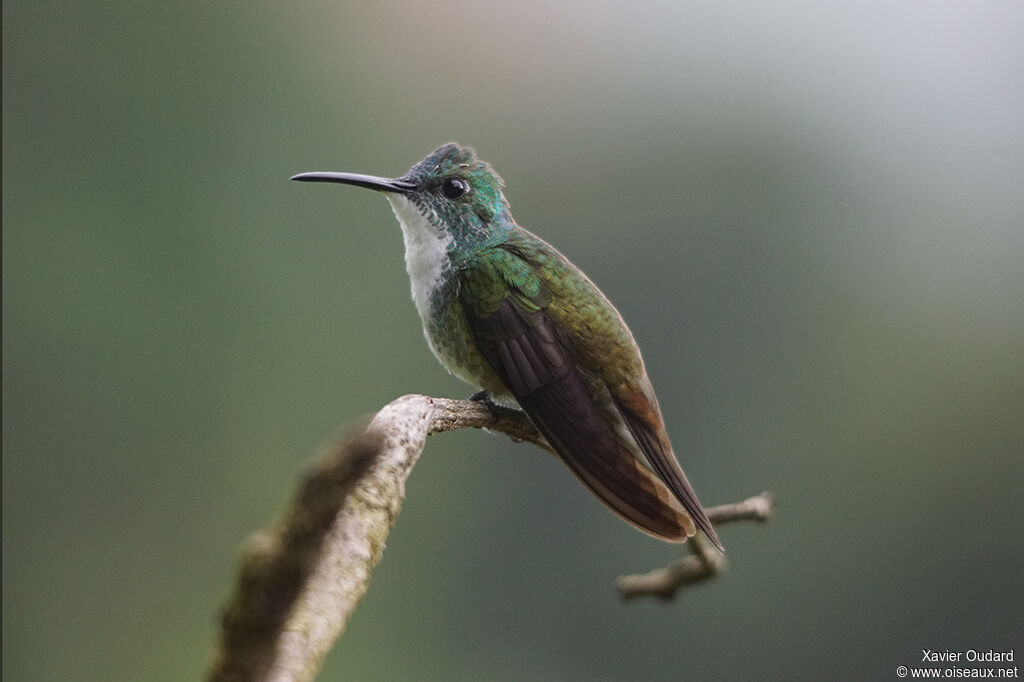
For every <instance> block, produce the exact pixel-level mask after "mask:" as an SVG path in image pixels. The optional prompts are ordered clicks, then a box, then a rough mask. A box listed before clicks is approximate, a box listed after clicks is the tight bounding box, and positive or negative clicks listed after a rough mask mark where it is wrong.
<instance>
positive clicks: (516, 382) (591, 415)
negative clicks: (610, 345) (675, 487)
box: [463, 294, 713, 542]
mask: <svg viewBox="0 0 1024 682" xmlns="http://www.w3.org/2000/svg"><path fill="white" fill-rule="evenodd" d="M463 308H464V310H465V311H466V317H467V321H468V322H469V325H470V327H471V328H472V330H473V334H474V337H475V339H476V344H477V347H478V349H479V350H480V352H481V354H482V355H483V356H484V358H485V359H486V360H487V362H488V363H489V364H490V365H491V367H492V368H493V369H494V370H495V372H497V374H498V376H499V377H500V378H501V379H502V381H503V382H504V383H505V385H506V386H507V387H508V389H509V390H510V391H511V392H512V394H513V395H514V396H515V397H516V399H517V401H518V402H519V404H520V405H521V406H522V408H523V410H524V411H525V412H526V414H527V415H528V416H529V417H530V419H531V420H532V421H533V423H534V425H535V426H536V427H537V430H538V431H540V432H541V433H542V434H543V435H544V437H545V438H546V439H547V440H548V442H549V443H550V444H551V446H552V447H553V448H554V449H555V450H556V451H557V452H558V454H559V455H560V456H561V458H562V459H563V461H565V463H566V464H567V465H568V466H569V468H570V469H571V470H572V471H573V473H575V474H576V476H577V477H578V478H579V479H580V480H581V481H582V482H583V483H584V485H586V486H587V487H588V488H589V489H590V490H591V491H592V492H593V493H594V494H595V495H597V496H598V497H599V498H600V499H601V500H602V501H604V502H605V504H607V505H608V506H609V507H610V508H611V509H612V510H613V511H615V512H616V513H618V514H619V515H620V516H622V517H623V518H624V519H626V520H627V521H629V522H630V523H632V524H634V525H636V526H637V527H639V528H641V529H642V530H645V531H646V532H648V533H651V534H652V535H655V536H657V537H660V538H663V539H665V540H669V541H674V542H681V541H683V540H685V539H686V538H687V537H688V536H689V535H692V534H693V533H694V527H693V522H692V521H691V519H690V518H689V517H688V515H687V513H686V512H685V511H684V510H683V509H681V508H680V507H679V505H678V503H676V502H675V500H674V499H673V496H672V493H671V492H669V490H668V489H667V488H666V487H665V485H664V484H663V483H662V482H661V481H659V480H658V479H657V478H655V477H654V476H653V475H652V474H651V472H649V471H648V470H647V469H646V468H644V467H643V466H642V465H641V464H640V462H638V461H637V459H636V458H635V457H634V456H633V455H632V453H631V452H629V451H628V450H627V449H626V448H625V446H624V445H623V444H622V443H621V442H620V441H619V438H618V436H617V434H616V433H615V429H614V427H613V425H612V424H611V423H610V422H609V420H608V417H607V415H606V414H604V413H603V412H602V411H601V408H600V406H598V405H597V404H596V402H595V400H594V398H593V397H592V396H591V395H590V392H589V391H588V390H587V385H586V383H585V382H584V379H583V377H582V376H581V375H580V373H579V371H578V370H577V368H576V367H575V365H574V363H573V362H572V358H571V357H570V356H569V351H568V350H567V349H566V347H565V346H564V345H563V344H562V343H561V341H560V340H559V338H558V335H557V334H556V333H555V329H554V325H553V322H552V321H551V319H550V317H548V315H547V314H546V313H545V312H544V309H543V308H542V307H539V306H534V308H535V309H534V310H525V309H524V308H523V306H522V305H520V304H519V303H518V302H517V296H516V295H514V294H510V295H509V296H507V297H506V298H504V299H503V300H502V301H501V302H500V303H499V304H498V306H497V309H496V310H494V311H493V312H490V314H485V315H481V314H476V313H475V311H474V308H473V306H472V305H464V306H463ZM627 423H628V421H627ZM629 428H630V429H631V430H632V429H634V428H635V427H634V426H632V425H631V426H630V427H629ZM638 440H639V438H638ZM640 443H641V446H643V441H640ZM645 450H646V447H645ZM652 459H657V458H652ZM655 471H656V472H657V473H659V474H661V472H660V471H657V468H656V469H655ZM666 480H671V479H666ZM687 487H688V486H687ZM691 495H692V491H691ZM694 499H695V498H694ZM697 509H699V505H698V507H697ZM709 527H710V526H709ZM712 532H713V531H712Z"/></svg>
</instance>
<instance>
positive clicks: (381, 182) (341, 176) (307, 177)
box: [291, 173, 416, 194]
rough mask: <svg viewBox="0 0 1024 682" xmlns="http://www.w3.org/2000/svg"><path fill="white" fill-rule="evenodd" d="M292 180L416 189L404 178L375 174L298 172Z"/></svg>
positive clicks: (402, 191)
mask: <svg viewBox="0 0 1024 682" xmlns="http://www.w3.org/2000/svg"><path fill="white" fill-rule="evenodd" d="M291 179H292V180H298V181H299V182H339V183H341V184H343V185H355V186H356V187H365V188H366V189H375V190H377V191H378V192H397V193H398V194H406V193H407V192H411V191H412V190H414V189H416V185H414V184H412V183H411V182H406V181H404V180H393V179H391V178H378V177H377V176H376V175H360V174H359V173H299V174H298V175H293V176H292V177H291Z"/></svg>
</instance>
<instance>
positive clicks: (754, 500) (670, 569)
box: [615, 492, 775, 599]
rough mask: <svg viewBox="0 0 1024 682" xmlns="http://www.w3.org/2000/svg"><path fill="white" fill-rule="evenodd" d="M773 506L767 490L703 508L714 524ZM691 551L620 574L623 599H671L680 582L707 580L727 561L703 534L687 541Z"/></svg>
mask: <svg viewBox="0 0 1024 682" xmlns="http://www.w3.org/2000/svg"><path fill="white" fill-rule="evenodd" d="M774 509H775V498H774V496H773V495H772V494H771V493H769V492H763V493H761V494H760V495H755V496H754V497H750V498H747V499H745V500H743V501H742V502H736V503H734V504H723V505H721V506H718V507H711V508H710V509H708V510H707V512H708V518H709V519H710V520H711V523H713V524H714V525H716V526H720V525H722V524H723V523H731V522H733V521H767V520H768V519H769V518H770V517H771V515H772V512H773V511H774ZM687 544H688V545H690V548H691V549H692V550H693V554H692V555H691V556H688V557H683V558H682V559H677V560H675V561H673V562H672V563H670V564H669V565H668V566H665V567H664V568H657V569H655V570H653V571H650V572H649V573H642V574H639V575H624V576H621V577H620V578H619V579H618V580H616V581H615V586H616V587H617V588H618V590H619V594H621V595H622V598H623V599H633V598H634V597H658V598H660V599H672V598H673V597H675V595H676V592H678V591H679V589H680V588H681V587H683V586H684V585H691V584H693V583H698V582H701V581H703V580H708V579H710V578H713V577H715V576H716V575H718V574H720V573H723V572H724V571H725V569H726V568H728V565H729V562H728V561H727V560H726V558H725V555H724V554H722V553H721V552H719V551H718V550H717V549H716V548H715V547H714V545H712V544H711V542H710V541H709V540H708V539H707V538H706V537H704V536H703V535H697V536H695V537H693V538H691V539H690V541H689V542H688V543H687Z"/></svg>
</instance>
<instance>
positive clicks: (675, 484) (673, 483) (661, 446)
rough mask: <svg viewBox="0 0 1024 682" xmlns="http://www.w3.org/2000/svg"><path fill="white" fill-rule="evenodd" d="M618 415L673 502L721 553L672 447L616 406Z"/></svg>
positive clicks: (709, 521)
mask: <svg viewBox="0 0 1024 682" xmlns="http://www.w3.org/2000/svg"><path fill="white" fill-rule="evenodd" d="M619 413H620V414H621V415H622V418H623V419H624V420H625V422H626V426H627V427H628V428H629V432H630V433H632V434H633V437H634V438H636V442H637V443H638V444H639V445H640V449H641V450H643V453H644V455H646V457H647V461H648V463H649V464H650V465H651V467H652V468H653V469H654V472H655V473H656V474H658V477H659V478H661V480H662V481H664V482H665V483H666V485H668V487H669V489H671V490H672V492H673V493H674V494H675V496H676V499H677V500H679V501H680V502H682V504H683V507H684V508H685V509H686V511H687V512H689V514H690V517H691V518H692V519H693V520H694V522H695V523H696V524H697V527H698V528H700V529H701V530H702V531H704V533H705V535H707V536H708V538H710V539H711V541H712V542H713V543H715V546H716V547H718V549H720V550H723V551H724V548H723V547H722V542H721V541H720V540H719V539H718V534H717V533H716V532H715V528H714V526H712V525H711V520H710V519H708V515H707V513H706V512H705V511H704V507H703V506H701V503H700V500H698V499H697V494H696V493H695V492H693V487H692V486H691V485H690V482H689V481H688V480H686V475H685V474H683V471H682V469H681V468H680V467H679V463H678V462H677V461H676V457H675V455H674V454H673V453H672V446H671V445H668V444H667V443H665V442H664V441H663V440H662V439H661V438H660V437H659V436H658V434H655V433H652V432H651V429H650V427H649V426H648V425H647V424H646V423H645V422H644V421H643V420H641V419H638V418H637V417H636V415H634V414H632V413H630V412H629V411H628V410H625V409H622V407H621V406H619Z"/></svg>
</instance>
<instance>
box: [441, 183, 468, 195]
mask: <svg viewBox="0 0 1024 682" xmlns="http://www.w3.org/2000/svg"><path fill="white" fill-rule="evenodd" d="M468 191H469V183H468V182H466V181H465V180H463V179H462V178H448V179H447V180H445V181H444V182H443V183H441V194H443V195H445V197H447V198H448V199H458V198H459V197H461V196H462V195H463V194H465V193H466V192H468Z"/></svg>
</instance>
